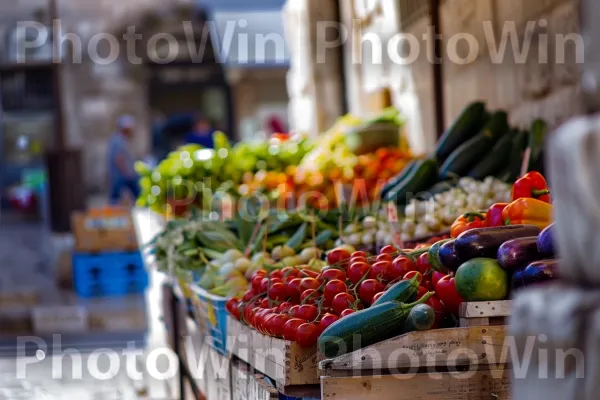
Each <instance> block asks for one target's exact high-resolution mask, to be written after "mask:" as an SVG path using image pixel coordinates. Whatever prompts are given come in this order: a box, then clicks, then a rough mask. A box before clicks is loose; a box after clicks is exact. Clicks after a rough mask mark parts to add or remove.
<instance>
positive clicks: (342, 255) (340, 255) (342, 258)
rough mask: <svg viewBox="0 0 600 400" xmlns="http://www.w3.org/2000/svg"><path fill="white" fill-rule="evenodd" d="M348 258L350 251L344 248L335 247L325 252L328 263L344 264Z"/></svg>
mask: <svg viewBox="0 0 600 400" xmlns="http://www.w3.org/2000/svg"><path fill="white" fill-rule="evenodd" d="M349 259H350V253H349V252H348V250H346V249H342V248H337V249H333V250H331V251H330V252H329V253H327V263H328V264H329V265H335V264H340V265H341V264H344V263H345V262H346V261H347V260H349Z"/></svg>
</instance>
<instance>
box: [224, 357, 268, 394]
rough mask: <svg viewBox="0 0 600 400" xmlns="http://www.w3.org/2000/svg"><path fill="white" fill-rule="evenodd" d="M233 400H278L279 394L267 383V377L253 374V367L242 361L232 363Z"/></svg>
mask: <svg viewBox="0 0 600 400" xmlns="http://www.w3.org/2000/svg"><path fill="white" fill-rule="evenodd" d="M231 387H232V393H231V394H232V396H231V400H278V399H279V392H278V391H277V389H276V388H274V387H273V386H271V385H269V384H268V383H267V382H266V381H265V376H264V375H261V374H253V373H252V367H250V366H249V365H248V364H246V363H245V362H243V361H240V360H232V361H231Z"/></svg>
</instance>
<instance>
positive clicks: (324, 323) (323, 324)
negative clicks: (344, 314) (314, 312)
mask: <svg viewBox="0 0 600 400" xmlns="http://www.w3.org/2000/svg"><path fill="white" fill-rule="evenodd" d="M338 319H339V317H338V316H337V315H333V314H325V315H323V318H321V321H319V331H320V332H323V331H324V330H325V329H327V328H329V325H331V324H333V323H334V322H335V321H337V320H338Z"/></svg>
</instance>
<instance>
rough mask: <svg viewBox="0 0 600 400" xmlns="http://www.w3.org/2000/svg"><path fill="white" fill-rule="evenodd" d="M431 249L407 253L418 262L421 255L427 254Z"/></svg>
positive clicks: (424, 248)
mask: <svg viewBox="0 0 600 400" xmlns="http://www.w3.org/2000/svg"><path fill="white" fill-rule="evenodd" d="M430 248H431V247H423V248H421V249H416V250H413V251H411V252H408V253H406V256H407V257H410V258H412V259H413V260H415V261H417V259H418V258H419V257H420V256H421V254H425V253H427V252H428V251H429V249H430Z"/></svg>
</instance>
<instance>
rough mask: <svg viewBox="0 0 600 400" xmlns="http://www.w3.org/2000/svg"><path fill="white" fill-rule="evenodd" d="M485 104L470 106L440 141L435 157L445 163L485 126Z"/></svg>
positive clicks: (479, 103) (478, 103) (476, 103)
mask: <svg viewBox="0 0 600 400" xmlns="http://www.w3.org/2000/svg"><path fill="white" fill-rule="evenodd" d="M486 118H487V112H486V110H485V103H483V102H479V101H478V102H474V103H471V104H469V105H468V106H467V107H466V108H465V109H464V110H463V111H462V113H461V114H460V116H459V117H458V118H457V119H456V120H455V121H454V124H453V125H452V126H451V127H450V128H449V129H448V130H447V131H446V132H444V134H443V135H442V137H441V138H440V139H439V140H438V143H437V147H436V150H435V156H436V158H437V160H438V162H439V163H443V162H444V161H445V160H446V158H448V156H450V154H452V152H453V151H454V150H456V148H457V147H458V146H460V145H461V144H462V143H464V142H466V141H467V140H469V139H471V138H472V137H473V136H475V135H476V134H477V133H478V132H479V131H481V129H482V128H483V126H484V124H485V120H486Z"/></svg>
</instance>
